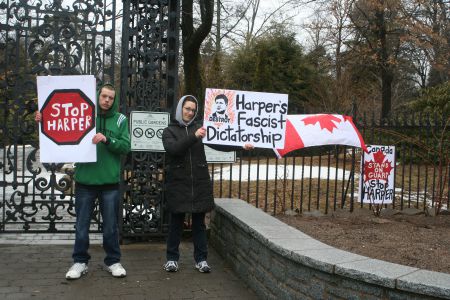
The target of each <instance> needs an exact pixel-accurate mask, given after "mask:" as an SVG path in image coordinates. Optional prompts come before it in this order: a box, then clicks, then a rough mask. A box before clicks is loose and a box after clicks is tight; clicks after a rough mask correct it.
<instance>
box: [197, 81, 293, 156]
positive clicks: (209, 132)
mask: <svg viewBox="0 0 450 300" xmlns="http://www.w3.org/2000/svg"><path fill="white" fill-rule="evenodd" d="M287 111H288V95H287V94H274V93H259V92H246V91H236V90H223V89H206V93H205V111H204V120H203V123H204V126H205V128H206V137H205V138H204V139H203V142H204V143H205V144H222V145H236V146H242V145H244V144H246V143H250V144H253V145H254V146H255V147H260V148H282V147H283V146H284V136H285V130H286V115H287Z"/></svg>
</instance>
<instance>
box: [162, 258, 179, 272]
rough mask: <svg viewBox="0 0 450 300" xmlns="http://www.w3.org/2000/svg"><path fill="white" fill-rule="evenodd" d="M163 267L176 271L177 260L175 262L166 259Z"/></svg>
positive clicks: (169, 270) (168, 270)
mask: <svg viewBox="0 0 450 300" xmlns="http://www.w3.org/2000/svg"><path fill="white" fill-rule="evenodd" d="M163 268H164V270H166V271H167V272H176V271H178V262H176V261H175V260H168V261H167V262H166V263H165V265H164V266H163Z"/></svg>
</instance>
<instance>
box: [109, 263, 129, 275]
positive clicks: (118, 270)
mask: <svg viewBox="0 0 450 300" xmlns="http://www.w3.org/2000/svg"><path fill="white" fill-rule="evenodd" d="M106 270H107V271H108V272H109V273H111V274H112V276H114V277H125V276H127V271H125V269H124V267H122V265H121V264H120V263H115V264H113V265H110V266H107V267H106Z"/></svg>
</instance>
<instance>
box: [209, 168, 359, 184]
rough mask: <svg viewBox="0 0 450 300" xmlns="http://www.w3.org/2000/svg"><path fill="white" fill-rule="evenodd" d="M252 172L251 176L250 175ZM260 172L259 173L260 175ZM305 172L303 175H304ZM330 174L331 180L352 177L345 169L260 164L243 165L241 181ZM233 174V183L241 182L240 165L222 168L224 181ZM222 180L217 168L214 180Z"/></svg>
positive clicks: (315, 176) (323, 177) (300, 177)
mask: <svg viewBox="0 0 450 300" xmlns="http://www.w3.org/2000/svg"><path fill="white" fill-rule="evenodd" d="M249 171H250V174H249ZM258 171H259V173H258ZM302 172H303V174H302ZM328 172H329V177H330V180H348V178H349V177H350V171H345V172H344V170H343V169H337V174H336V168H331V167H330V168H329V169H328V168H327V167H320V168H319V167H316V166H312V167H310V166H303V167H302V166H301V165H296V166H292V165H289V166H286V168H285V167H284V165H278V166H276V165H269V166H267V165H265V164H260V165H259V167H258V165H257V164H252V165H250V170H249V166H248V165H242V175H241V178H240V180H241V181H256V180H258V179H259V180H266V178H267V179H268V180H274V179H275V178H277V179H284V178H286V179H293V177H294V179H295V180H301V179H302V178H319V177H320V178H322V179H327V177H328ZM230 173H231V180H232V181H239V165H234V166H233V167H232V168H230V167H229V166H226V167H223V168H222V179H223V180H229V179H230ZM219 178H220V167H219V168H215V170H214V180H218V179H219ZM355 178H358V174H355Z"/></svg>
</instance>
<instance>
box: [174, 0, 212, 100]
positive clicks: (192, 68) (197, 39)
mask: <svg viewBox="0 0 450 300" xmlns="http://www.w3.org/2000/svg"><path fill="white" fill-rule="evenodd" d="M198 4H199V10H200V24H199V25H198V26H197V27H196V28H195V27H194V14H193V12H194V10H193V6H194V1H193V0H183V1H182V12H181V30H182V37H183V56H184V64H183V70H184V89H185V93H187V94H192V95H196V96H197V97H202V96H203V93H204V87H203V83H202V78H201V70H200V47H201V45H202V42H203V41H204V40H205V38H206V37H207V36H208V34H209V33H210V31H211V26H212V21H213V17H214V0H199V2H198Z"/></svg>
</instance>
